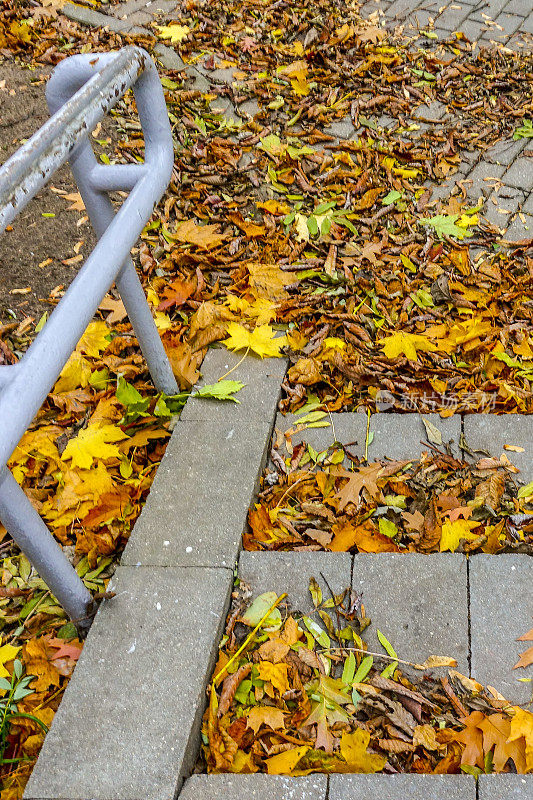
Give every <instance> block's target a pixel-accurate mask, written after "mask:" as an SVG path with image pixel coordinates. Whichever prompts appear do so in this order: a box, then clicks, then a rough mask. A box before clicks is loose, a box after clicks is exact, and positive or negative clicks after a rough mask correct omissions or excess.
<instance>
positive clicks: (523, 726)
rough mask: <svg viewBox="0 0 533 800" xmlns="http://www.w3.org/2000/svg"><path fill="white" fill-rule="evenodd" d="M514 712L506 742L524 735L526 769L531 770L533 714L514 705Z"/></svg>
mask: <svg viewBox="0 0 533 800" xmlns="http://www.w3.org/2000/svg"><path fill="white" fill-rule="evenodd" d="M513 710H514V711H515V714H514V716H513V718H512V720H511V733H510V735H509V738H508V739H507V741H508V742H514V741H515V740H517V739H520V737H521V736H523V737H524V741H525V745H526V770H527V772H532V771H533V714H532V713H531V711H524V709H523V708H519V707H518V706H515V707H514V708H513Z"/></svg>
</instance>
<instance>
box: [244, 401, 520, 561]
mask: <svg viewBox="0 0 533 800" xmlns="http://www.w3.org/2000/svg"><path fill="white" fill-rule="evenodd" d="M313 413H314V414H315V416H316V415H318V416H320V412H312V414H313ZM312 414H311V415H309V416H312ZM303 418H304V417H302V419H303ZM313 419H315V417H313ZM310 424H311V426H313V424H315V425H316V424H320V423H319V422H318V421H316V422H314V423H313V422H310ZM301 427H302V426H297V429H298V430H300V429H301ZM293 432H294V431H293V429H290V430H289V431H287V433H286V435H285V437H283V442H284V445H285V446H286V450H285V447H284V446H283V444H282V443H280V439H282V437H281V436H279V437H278V445H279V446H278V447H277V448H276V442H275V443H274V445H275V446H274V448H273V450H272V461H273V465H275V470H274V469H273V468H272V466H271V467H270V468H267V470H266V472H265V474H264V476H263V488H262V491H261V492H260V493H259V497H258V502H257V503H256V504H255V505H254V506H253V507H252V508H251V510H250V512H249V515H248V522H249V527H248V531H247V532H246V533H245V534H244V546H245V548H246V549H247V550H328V551H334V552H346V551H350V552H359V553H412V552H419V553H433V552H439V551H440V552H443V551H451V552H457V551H459V552H464V553H473V552H483V553H492V554H494V553H510V552H514V553H528V554H530V555H533V484H532V483H530V484H528V485H527V486H518V485H517V481H516V473H517V472H518V470H517V469H516V467H514V466H513V464H512V463H511V461H510V460H509V458H508V457H507V455H506V454H505V453H503V454H502V456H501V458H493V457H484V458H480V459H478V460H477V462H476V463H475V464H471V463H467V462H463V461H460V460H458V459H456V458H454V457H452V456H451V455H449V454H447V453H446V452H439V450H438V449H437V448H433V449H428V451H426V452H425V453H423V454H422V456H421V458H420V460H418V461H386V460H384V461H376V462H374V463H366V462H364V461H362V460H361V459H359V458H358V457H356V456H353V455H352V454H351V453H350V448H349V446H348V445H347V446H346V447H343V446H342V445H341V444H339V443H336V444H334V445H332V446H331V447H330V448H329V449H328V450H324V451H322V452H320V453H317V452H316V451H315V450H314V449H313V448H312V447H311V446H310V445H308V444H306V443H305V442H300V443H299V444H297V445H294V446H293V445H292V442H291V433H293ZM431 447H432V446H431V445H429V448H431ZM287 451H288V453H287V455H286V456H285V457H283V456H282V454H281V453H284V452H287ZM511 455H512V453H511ZM345 459H346V460H348V459H349V460H350V461H351V462H352V469H351V470H348V469H346V468H345V466H343V463H342V462H343V461H344V460H345Z"/></svg>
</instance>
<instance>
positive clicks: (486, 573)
mask: <svg viewBox="0 0 533 800" xmlns="http://www.w3.org/2000/svg"><path fill="white" fill-rule="evenodd" d="M532 624H533V558H530V557H529V556H526V555H510V554H502V555H498V556H487V555H475V556H473V557H472V558H471V560H470V627H471V647H472V677H474V678H475V679H476V680H478V681H479V682H480V683H483V684H485V685H486V684H489V685H490V686H494V688H495V689H497V690H498V691H499V692H501V694H503V696H504V697H505V698H507V700H509V701H510V702H511V703H526V702H528V701H530V700H531V697H532V693H533V682H532V681H530V682H527V683H522V682H521V681H519V680H518V679H519V678H532V679H533V667H526V668H525V669H522V668H521V669H517V670H513V667H514V665H515V664H516V662H517V661H518V659H519V657H520V653H522V652H523V651H524V650H527V648H528V644H529V643H528V642H517V641H516V639H517V638H518V637H519V636H522V635H523V634H524V633H527V631H528V630H530V628H531V625H532Z"/></svg>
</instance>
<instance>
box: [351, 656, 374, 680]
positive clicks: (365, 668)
mask: <svg viewBox="0 0 533 800" xmlns="http://www.w3.org/2000/svg"><path fill="white" fill-rule="evenodd" d="M373 663H374V657H373V656H365V657H364V658H363V660H362V661H361V663H360V664H359V666H358V668H357V672H356V673H355V675H354V677H353V681H352V683H362V682H363V681H364V679H365V678H366V676H367V675H368V673H369V672H370V670H371V669H372V664H373Z"/></svg>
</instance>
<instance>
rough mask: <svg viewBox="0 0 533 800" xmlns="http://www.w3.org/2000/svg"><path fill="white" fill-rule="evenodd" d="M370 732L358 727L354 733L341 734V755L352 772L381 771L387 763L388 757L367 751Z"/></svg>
mask: <svg viewBox="0 0 533 800" xmlns="http://www.w3.org/2000/svg"><path fill="white" fill-rule="evenodd" d="M369 742H370V733H369V732H368V731H364V730H362V729H361V728H356V729H355V730H354V731H353V732H352V733H343V734H342V736H341V755H342V757H343V758H344V760H345V761H346V763H347V766H348V767H349V771H350V772H364V773H366V774H368V773H371V772H379V771H380V770H382V769H383V767H384V766H385V764H386V763H387V759H386V758H384V757H383V756H378V755H375V754H373V753H368V752H367V747H368V743H369Z"/></svg>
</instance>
